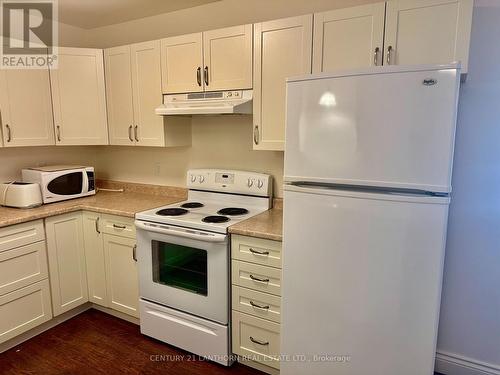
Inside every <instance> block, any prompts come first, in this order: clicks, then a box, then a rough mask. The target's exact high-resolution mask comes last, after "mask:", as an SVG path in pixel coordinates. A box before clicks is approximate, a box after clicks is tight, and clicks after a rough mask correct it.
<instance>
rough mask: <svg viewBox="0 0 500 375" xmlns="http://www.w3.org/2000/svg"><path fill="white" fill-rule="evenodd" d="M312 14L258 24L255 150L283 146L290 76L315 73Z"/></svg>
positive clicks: (255, 77) (254, 106)
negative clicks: (313, 68) (312, 55)
mask: <svg viewBox="0 0 500 375" xmlns="http://www.w3.org/2000/svg"><path fill="white" fill-rule="evenodd" d="M311 49H312V15H307V16H301V17H292V18H286V19H282V20H277V21H269V22H262V23H256V24H255V25H254V84H253V88H254V91H253V95H254V99H253V121H254V134H253V138H254V142H253V148H254V150H283V148H284V143H285V107H286V97H285V94H286V86H285V82H286V78H288V77H290V76H296V75H302V74H307V73H311Z"/></svg>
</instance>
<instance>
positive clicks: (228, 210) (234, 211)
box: [217, 207, 248, 216]
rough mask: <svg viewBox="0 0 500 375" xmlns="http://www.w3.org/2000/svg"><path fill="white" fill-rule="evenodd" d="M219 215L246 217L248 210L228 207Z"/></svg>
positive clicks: (220, 211)
mask: <svg viewBox="0 0 500 375" xmlns="http://www.w3.org/2000/svg"><path fill="white" fill-rule="evenodd" d="M217 213H218V214H219V215H229V216H237V215H245V214H248V210H247V209H246V208H240V207H226V208H223V209H222V210H219V211H217Z"/></svg>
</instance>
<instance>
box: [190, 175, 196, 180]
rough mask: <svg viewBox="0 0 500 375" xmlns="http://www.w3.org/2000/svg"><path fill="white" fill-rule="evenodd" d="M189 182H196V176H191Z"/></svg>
mask: <svg viewBox="0 0 500 375" xmlns="http://www.w3.org/2000/svg"><path fill="white" fill-rule="evenodd" d="M191 182H196V176H195V175H194V174H192V175H191Z"/></svg>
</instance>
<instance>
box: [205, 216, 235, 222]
mask: <svg viewBox="0 0 500 375" xmlns="http://www.w3.org/2000/svg"><path fill="white" fill-rule="evenodd" d="M229 220H230V219H229V218H228V217H226V216H217V215H212V216H205V217H204V218H203V219H201V221H203V222H204V223H226V222H228V221H229Z"/></svg>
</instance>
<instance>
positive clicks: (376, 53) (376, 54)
mask: <svg viewBox="0 0 500 375" xmlns="http://www.w3.org/2000/svg"><path fill="white" fill-rule="evenodd" d="M379 53H380V48H379V47H377V48H375V53H374V54H373V65H375V66H378V55H379Z"/></svg>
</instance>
